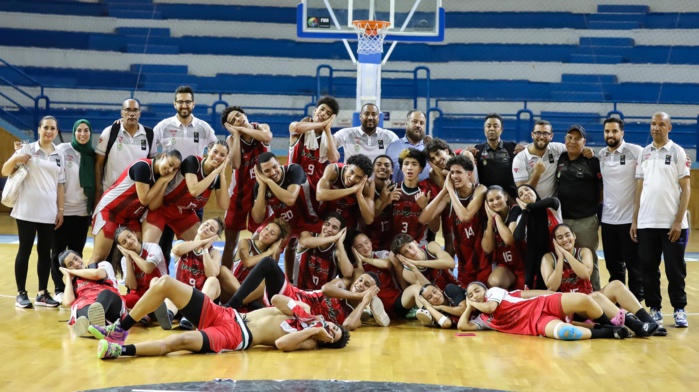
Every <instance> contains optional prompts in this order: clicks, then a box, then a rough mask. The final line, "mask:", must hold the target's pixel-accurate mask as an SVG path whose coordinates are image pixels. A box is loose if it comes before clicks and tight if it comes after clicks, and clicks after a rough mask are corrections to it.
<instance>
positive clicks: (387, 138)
mask: <svg viewBox="0 0 699 392" xmlns="http://www.w3.org/2000/svg"><path fill="white" fill-rule="evenodd" d="M379 118H380V113H379V108H378V106H376V105H374V104H373V103H367V104H364V106H362V110H361V114H360V116H359V120H360V121H361V124H362V125H361V126H359V127H353V128H344V129H340V130H339V131H337V133H336V134H335V145H337V148H340V147H342V149H343V150H344V151H345V162H347V159H349V157H351V156H352V155H357V154H364V155H366V156H367V157H368V158H369V159H370V160H372V161H373V160H374V159H375V158H376V157H377V156H379V155H381V154H385V153H386V149H387V148H388V145H389V144H391V143H393V142H395V141H396V140H398V136H396V134H395V133H393V132H392V131H389V130H387V129H383V128H379V127H378V124H379Z"/></svg>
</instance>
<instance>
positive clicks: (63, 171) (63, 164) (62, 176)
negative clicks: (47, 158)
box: [58, 153, 66, 193]
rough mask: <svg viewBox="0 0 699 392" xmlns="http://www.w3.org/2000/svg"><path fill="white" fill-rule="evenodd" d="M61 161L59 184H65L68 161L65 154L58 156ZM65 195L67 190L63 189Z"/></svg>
mask: <svg viewBox="0 0 699 392" xmlns="http://www.w3.org/2000/svg"><path fill="white" fill-rule="evenodd" d="M58 157H59V159H60V160H61V167H59V168H58V183H59V184H65V183H66V160H65V156H64V155H63V153H59V154H58ZM63 193H65V189H63Z"/></svg>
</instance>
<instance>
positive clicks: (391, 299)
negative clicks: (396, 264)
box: [364, 250, 403, 315]
mask: <svg viewBox="0 0 699 392" xmlns="http://www.w3.org/2000/svg"><path fill="white" fill-rule="evenodd" d="M371 257H373V258H375V259H388V251H385V250H381V251H374V252H373V253H372V254H371ZM364 271H366V272H374V273H375V274H376V275H378V277H379V280H380V281H381V285H380V286H379V294H377V297H379V299H380V300H381V302H382V303H383V304H384V308H385V309H386V312H389V311H390V310H392V308H393V304H394V303H395V301H396V299H397V298H398V297H400V295H401V294H402V293H403V292H402V290H401V289H400V285H399V284H398V281H397V280H396V277H395V275H394V271H393V268H388V269H383V268H378V267H374V266H373V265H371V264H367V263H364ZM389 313H390V312H389ZM389 315H390V314H389Z"/></svg>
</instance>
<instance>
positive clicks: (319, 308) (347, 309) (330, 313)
mask: <svg viewBox="0 0 699 392" xmlns="http://www.w3.org/2000/svg"><path fill="white" fill-rule="evenodd" d="M295 298H296V299H297V300H298V301H301V302H303V303H305V304H308V305H309V306H310V307H311V314H315V315H321V316H323V317H324V318H325V320H326V321H330V322H333V323H335V324H337V325H342V323H344V322H345V319H347V316H349V315H350V313H352V310H354V309H353V308H352V307H351V306H350V305H349V304H348V303H347V301H346V300H344V299H340V298H330V297H327V296H325V295H324V294H323V292H322V291H320V290H315V291H304V290H300V289H297V290H296V295H295Z"/></svg>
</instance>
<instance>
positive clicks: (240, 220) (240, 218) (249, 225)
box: [224, 195, 260, 233]
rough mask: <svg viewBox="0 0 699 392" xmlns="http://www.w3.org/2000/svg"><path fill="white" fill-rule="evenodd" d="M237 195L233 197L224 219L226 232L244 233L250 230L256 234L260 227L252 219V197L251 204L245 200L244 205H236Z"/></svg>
mask: <svg viewBox="0 0 699 392" xmlns="http://www.w3.org/2000/svg"><path fill="white" fill-rule="evenodd" d="M237 197H238V196H237V195H233V196H231V204H230V205H229V207H228V209H227V210H226V215H225V217H224V223H225V224H226V230H234V231H242V230H245V229H247V230H249V231H250V232H251V233H254V232H255V230H257V228H258V227H259V226H260V225H259V224H257V223H255V220H254V219H252V214H250V211H252V196H250V202H249V203H248V202H247V201H246V200H243V202H242V204H237V205H236V202H235V201H236V200H235V199H236V198H237Z"/></svg>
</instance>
